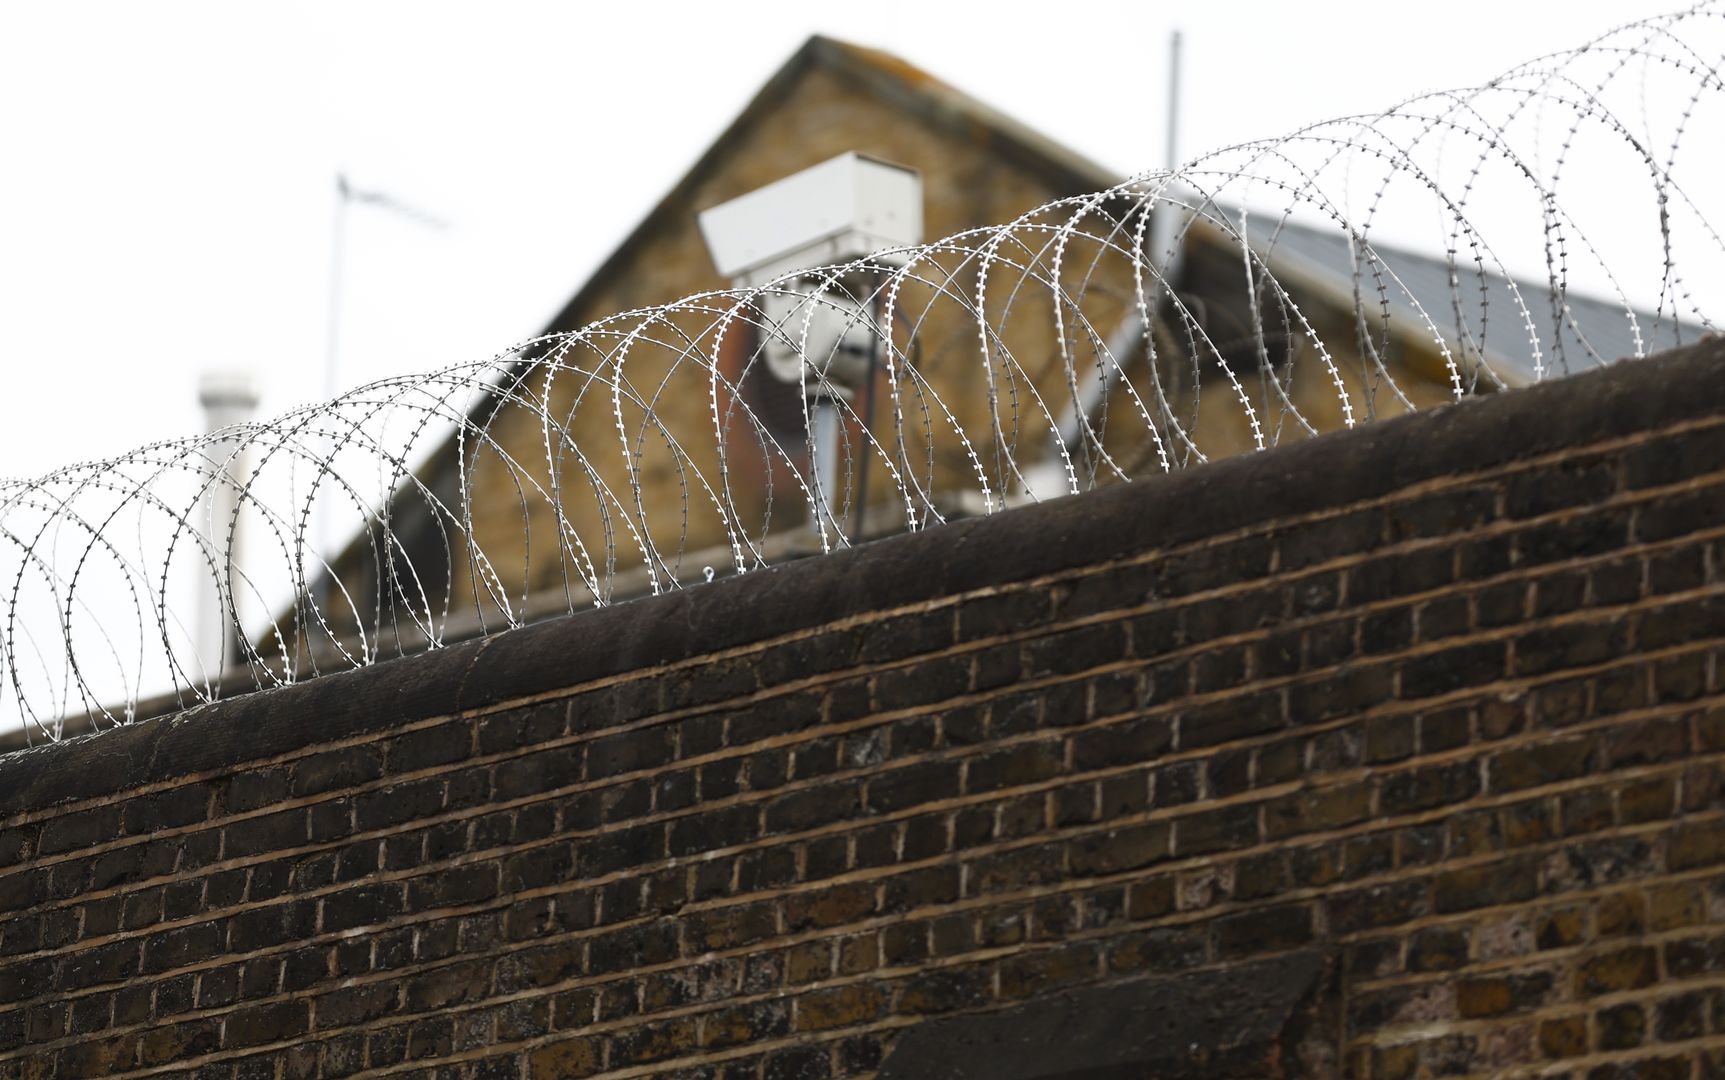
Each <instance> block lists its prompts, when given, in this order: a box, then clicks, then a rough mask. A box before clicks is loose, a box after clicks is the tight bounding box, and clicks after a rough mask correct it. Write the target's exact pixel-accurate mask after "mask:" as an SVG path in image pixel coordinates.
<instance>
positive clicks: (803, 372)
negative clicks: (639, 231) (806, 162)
mask: <svg viewBox="0 0 1725 1080" xmlns="http://www.w3.org/2000/svg"><path fill="white" fill-rule="evenodd" d="M700 226H701V235H702V237H703V238H704V239H705V240H706V242H707V250H708V251H709V252H711V253H712V256H713V264H714V265H715V266H716V267H717V268H718V270H719V273H721V274H723V275H724V276H725V277H727V278H729V279H731V281H732V282H734V283H735V284H736V285H737V286H738V287H740V288H745V289H748V288H761V289H762V290H763V291H762V292H761V293H760V294H759V298H758V301H757V304H758V306H759V308H760V310H761V314H762V315H763V317H764V319H765V322H766V340H765V341H764V342H763V345H762V353H763V354H764V357H765V360H766V364H767V368H768V370H769V371H770V372H771V373H772V374H773V375H774V376H775V377H777V378H778V379H780V380H782V381H784V382H792V383H801V384H802V385H803V386H804V387H805V388H806V390H807V392H808V393H809V394H810V396H813V397H821V396H827V397H849V395H850V392H851V391H852V390H853V389H855V388H856V387H858V386H860V385H862V384H863V383H864V382H865V381H866V380H867V379H868V377H869V371H870V360H869V357H870V355H871V351H872V350H873V348H874V347H875V344H876V343H875V342H874V335H875V334H876V332H877V328H876V327H875V325H874V322H875V320H874V317H873V315H872V313H871V312H870V310H869V307H870V306H871V305H872V303H873V301H872V293H873V289H874V287H875V283H874V282H873V281H872V280H869V279H868V278H869V275H867V274H862V273H857V272H854V271H853V272H850V273H834V272H833V271H832V270H823V271H816V272H813V273H810V274H806V275H798V273H797V272H798V271H801V270H809V269H811V268H815V267H837V266H840V265H842V264H845V263H849V262H853V261H855V260H859V259H863V258H866V257H868V256H871V255H874V256H877V258H876V262H877V265H878V264H886V263H890V262H892V261H893V258H892V255H891V254H890V251H891V249H895V248H905V247H909V246H911V245H913V244H916V243H918V242H919V241H920V240H921V239H922V179H921V177H919V176H918V175H917V173H916V172H915V171H913V170H911V169H907V168H904V167H902V166H899V165H893V164H889V163H888V162H884V161H879V160H877V159H875V158H871V157H868V156H866V155H864V154H859V153H856V152H854V151H852V152H850V153H845V154H840V155H839V156H838V157H835V158H832V159H830V160H828V161H823V162H821V163H820V164H819V165H814V166H811V167H810V168H807V169H804V170H803V171H802V172H799V173H794V174H792V175H790V176H787V177H785V178H784V179H782V180H778V181H775V182H773V183H771V184H768V185H767V186H766V187H763V188H758V189H756V190H755V191H751V192H749V193H748V194H747V195H742V196H739V197H737V198H735V199H732V200H731V201H729V202H726V203H721V204H719V205H718V206H715V207H713V208H711V209H709V210H705V211H703V212H702V213H701V214H700ZM883 251H884V252H886V254H880V253H882V252H883Z"/></svg>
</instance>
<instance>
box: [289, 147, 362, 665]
mask: <svg viewBox="0 0 1725 1080" xmlns="http://www.w3.org/2000/svg"><path fill="white" fill-rule="evenodd" d="M352 201H353V188H352V187H350V186H349V185H348V182H347V177H346V176H345V175H343V174H342V173H336V174H335V216H334V218H333V219H332V221H331V223H330V238H329V322H328V326H327V327H326V331H327V337H326V338H325V340H324V359H323V399H324V400H325V401H331V400H334V398H335V395H336V394H337V393H339V392H340V390H341V314H342V310H341V309H342V304H341V301H342V286H343V277H344V271H345V270H346V261H347V208H348V204H349V203H351V202H352ZM334 451H335V447H334V445H333V444H332V445H331V447H330V452H331V453H332V454H333V453H334ZM312 512H313V513H314V514H316V515H317V528H316V532H315V534H314V539H315V540H316V542H317V547H316V549H315V550H314V551H313V556H314V557H315V558H317V559H320V560H325V561H327V562H329V563H331V564H333V563H334V561H335V552H334V551H332V550H331V549H332V548H333V547H334V545H335V540H334V537H333V534H334V528H333V523H332V522H331V521H330V514H329V511H328V510H327V509H324V508H313V511H312ZM334 578H335V571H334V569H333V568H332V569H329V570H325V571H324V572H323V573H322V574H321V575H320V584H321V586H322V588H321V589H319V592H320V593H321V595H320V596H319V597H318V598H317V599H316V601H315V603H316V604H317V606H318V609H319V610H321V611H323V612H324V613H325V616H324V617H325V618H326V619H327V618H328V613H329V607H330V601H331V598H332V597H334V595H335V580H334ZM309 614H310V613H309V612H308V615H309ZM309 626H310V621H308V623H307V626H306V627H302V629H301V637H302V639H305V638H306V635H307V634H308V633H309ZM307 644H308V645H309V640H308V641H307Z"/></svg>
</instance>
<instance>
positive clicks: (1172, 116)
mask: <svg viewBox="0 0 1725 1080" xmlns="http://www.w3.org/2000/svg"><path fill="white" fill-rule="evenodd" d="M1162 164H1163V167H1165V168H1166V169H1167V170H1168V171H1169V172H1173V171H1174V170H1175V168H1176V167H1178V166H1179V164H1180V31H1178V30H1176V31H1174V33H1173V34H1172V35H1171V36H1170V37H1169V38H1168V148H1167V150H1166V152H1164V153H1163V155H1162Z"/></svg>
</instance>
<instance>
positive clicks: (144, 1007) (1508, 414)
mask: <svg viewBox="0 0 1725 1080" xmlns="http://www.w3.org/2000/svg"><path fill="white" fill-rule="evenodd" d="M1722 364H1725V346H1721V345H1720V344H1719V343H1717V342H1712V343H1706V344H1703V345H1702V346H1699V347H1696V348H1694V349H1691V350H1688V351H1685V352H1682V353H1678V354H1674V355H1671V356H1667V357H1665V358H1661V359H1659V360H1655V361H1649V362H1645V363H1639V364H1634V365H1622V366H1619V367H1617V368H1614V369H1610V370H1608V371H1604V372H1599V373H1594V374H1589V375H1585V376H1579V377H1576V378H1574V379H1571V380H1566V381H1564V382H1561V383H1557V384H1552V385H1548V386H1544V387H1540V388H1536V389H1534V390H1531V391H1527V392H1522V393H1517V394H1513V395H1505V396H1503V397H1502V398H1499V399H1492V400H1481V401H1476V402H1470V403H1468V404H1466V405H1463V406H1458V407H1455V408H1452V409H1445V410H1440V411H1439V412H1437V413H1431V414H1420V415H1417V416H1414V417H1410V418H1406V419H1403V420H1397V421H1392V422H1386V423H1382V424H1378V425H1374V426H1371V427H1368V428H1364V429H1361V430H1358V431H1355V432H1351V433H1347V434H1343V435H1339V436H1330V437H1325V438H1322V439H1318V440H1314V441H1312V442H1310V443H1306V444H1301V445H1299V446H1293V447H1288V448H1284V449H1281V450H1278V451H1276V452H1274V453H1271V454H1266V455H1260V456H1256V457H1253V458H1251V459H1247V460H1238V461H1228V462H1222V463H1218V464H1217V465H1213V466H1209V467H1206V468H1204V469H1201V470H1196V471H1193V472H1190V473H1185V474H1180V475H1176V476H1172V477H1169V478H1167V479H1166V480H1164V481H1160V482H1155V483H1149V484H1142V485H1133V486H1131V487H1129V488H1125V487H1123V488H1119V489H1113V490H1109V491H1106V492H1102V493H1098V494H1095V495H1091V496H1086V497H1083V498H1081V499H1075V500H1070V501H1064V502H1061V503H1056V504H1051V505H1048V506H1044V507H1038V508H1035V509H1030V510H1024V511H1015V512H1013V513H1011V514H1007V515H1003V516H1001V517H998V518H992V519H987V520H980V521H971V522H961V523H957V524H954V525H952V526H949V527H946V528H942V529H939V530H934V531H932V532H929V533H926V534H921V535H917V536H911V537H904V538H900V539H896V540H891V541H885V542H882V543H879V544H875V545H870V546H868V547H866V548H863V549H859V550H857V551H854V552H847V553H842V554H839V555H835V556H833V557H830V558H826V559H822V560H816V561H810V562H806V563H802V564H797V565H792V566H787V567H783V568H779V569H775V570H771V571H765V572H762V573H758V574H751V575H747V576H744V577H742V578H738V579H735V580H729V581H724V582H720V583H717V584H715V585H712V586H708V587H704V588H700V589H696V590H691V591H690V592H687V593H683V594H677V595H673V596H667V597H661V598H657V599H654V600H651V601H642V602H638V603H631V604H627V605H620V606H618V607H615V608H610V609H605V610H600V611H595V612H592V613H590V614H586V615H582V616H577V617H574V618H569V619H563V620H558V621H556V622H551V623H545V624H541V625H537V626H533V627H529V628H526V629H524V630H521V631H516V632H512V633H509V634H504V635H500V636H498V637H495V638H492V639H488V640H485V641H481V642H472V643H468V644H464V645H460V646H456V647H453V648H450V649H446V650H442V651H440V652H438V653H434V654H428V655H426V656H422V657H416V658H412V659H409V660H405V661H397V662H394V663H390V664H384V665H380V666H378V667H376V668H373V669H369V670H366V671H361V672H356V673H350V674H347V675H338V676H330V677H327V678H324V679H321V680H317V681H315V682H312V683H308V684H305V685H303V686H297V687H291V688H288V689H285V690H281V691H275V692H270V693H263V694H257V695H253V696H251V697H248V698H244V699H237V700H234V701H232V702H227V703H223V704H221V705H217V706H211V707H207V708H203V709H198V710H194V711H191V712H188V713H185V714H181V715H180V716H177V717H172V718H165V719H161V720H155V721H150V722H146V723H142V724H139V725H136V726H134V727H131V728H127V729H122V730H117V731H113V732H108V733H104V734H101V735H97V736H94V737H90V738H85V739H80V740H76V741H73V742H69V743H66V744H61V745H57V746H50V747H44V748H39V749H35V750H30V751H26V752H22V753H18V754H14V755H11V756H9V757H6V758H0V1077H26V1076H28V1077H37V1076H43V1077H46V1076H83V1075H95V1074H128V1073H147V1074H157V1073H159V1072H162V1071H166V1070H170V1069H171V1070H178V1071H180V1072H183V1073H186V1074H195V1075H197V1076H200V1077H204V1076H209V1077H216V1076H221V1077H233V1078H235V1080H238V1078H241V1077H254V1076H257V1077H265V1076H267V1077H280V1078H288V1077H313V1076H344V1075H350V1074H354V1073H358V1072H378V1073H385V1074H390V1073H399V1074H408V1073H411V1074H414V1075H424V1076H431V1075H437V1076H458V1077H459V1076H474V1077H480V1076H511V1075H517V1074H531V1075H540V1076H611V1075H617V1076H651V1077H666V1078H669V1077H696V1076H700V1077H713V1078H734V1077H756V1078H792V1077H828V1076H832V1077H839V1076H867V1075H873V1074H875V1073H876V1072H877V1071H878V1072H879V1073H880V1074H881V1075H883V1076H914V1075H919V1072H918V1065H917V1062H915V1061H907V1060H906V1059H905V1058H904V1057H902V1056H898V1057H895V1055H896V1054H900V1053H901V1052H902V1053H906V1054H916V1053H934V1050H932V1049H927V1048H929V1047H933V1046H936V1045H939V1044H941V1043H943V1042H950V1041H951V1040H950V1039H948V1038H946V1037H945V1036H942V1037H941V1038H938V1039H937V1038H934V1037H933V1036H924V1037H912V1036H910V1035H907V1034H906V1033H907V1032H912V1031H917V1030H919V1026H922V1025H931V1024H935V1023H940V1024H954V1023H967V1024H981V1023H985V1022H987V1021H988V1018H989V1017H995V1018H996V1019H997V1020H998V1019H999V1018H1001V1017H1006V1018H1012V1017H1015V1016H1018V1015H1019V1014H1017V1013H1014V1012H1013V1011H1012V1010H1014V1009H1026V1008H1041V1009H1044V1015H1056V1014H1057V1013H1058V1009H1059V1008H1066V1009H1068V1010H1069V1011H1070V1012H1071V1014H1072V1015H1080V1014H1081V1013H1082V1014H1088V1011H1093V1006H1092V1005H1089V1004H1085V1003H1089V1002H1092V1001H1093V998H1092V997H1086V996H1085V995H1087V994H1090V993H1091V991H1092V990H1095V989H1096V988H1108V987H1113V988H1115V990H1116V991H1117V993H1110V994H1107V995H1104V997H1102V998H1095V999H1094V1000H1113V999H1115V998H1120V999H1122V1000H1123V999H1125V998H1126V997H1128V996H1130V995H1129V994H1128V993H1127V989H1126V988H1129V987H1130V988H1137V989H1134V990H1132V991H1131V992H1132V993H1134V994H1139V995H1140V997H1141V999H1142V1000H1145V1001H1149V1000H1165V1001H1178V1002H1184V1003H1187V1004H1186V1005H1184V1006H1182V1008H1185V1009H1187V1010H1188V1011H1190V1012H1192V1013H1193V1015H1196V1014H1197V1013H1198V1012H1201V1011H1202V1009H1201V1008H1200V1007H1199V1006H1198V1005H1193V1004H1191V1003H1193V1002H1204V1001H1210V1000H1213V999H1214V995H1216V994H1219V993H1222V992H1223V991H1222V990H1221V989H1217V988H1222V987H1229V986H1237V985H1238V983H1239V980H1238V978H1236V981H1235V982H1234V983H1230V982H1228V981H1227V980H1228V979H1229V978H1230V977H1231V976H1230V973H1233V975H1234V976H1235V977H1237V976H1238V974H1239V973H1241V972H1258V971H1272V970H1273V971H1278V972H1282V973H1283V974H1282V975H1279V976H1277V978H1278V979H1281V980H1283V981H1286V980H1288V979H1292V978H1294V976H1293V975H1291V974H1288V973H1289V972H1296V971H1297V972H1299V973H1300V974H1299V978H1301V979H1308V980H1312V983H1311V985H1312V986H1313V987H1316V989H1314V990H1312V991H1311V992H1310V993H1307V991H1306V990H1305V989H1303V988H1292V989H1290V990H1289V993H1288V995H1287V998H1288V1000H1287V1001H1285V1002H1284V1001H1281V1000H1280V999H1278V1000H1277V1002H1274V1003H1270V1004H1265V1005H1264V1006H1263V1009H1262V1010H1261V1011H1260V1013H1253V1014H1252V1015H1253V1016H1254V1017H1258V1016H1260V1014H1261V1015H1262V1016H1263V1017H1272V1016H1273V1017H1276V1018H1280V1017H1283V1016H1284V1013H1283V1012H1278V1011H1277V1010H1278V1009H1284V1007H1285V1008H1286V1009H1290V1010H1296V1011H1297V1012H1298V1016H1299V1017H1300V1018H1303V1019H1294V1020H1287V1021H1286V1024H1284V1020H1283V1019H1275V1020H1274V1022H1273V1023H1272V1021H1271V1019H1264V1020H1263V1021H1262V1022H1261V1023H1260V1022H1259V1021H1258V1020H1256V1019H1254V1020H1253V1021H1252V1023H1251V1024H1246V1023H1245V1022H1244V1021H1242V1025H1243V1028H1242V1029H1244V1028H1251V1029H1252V1030H1253V1031H1256V1030H1258V1028H1262V1029H1263V1030H1264V1031H1270V1030H1271V1029H1274V1030H1275V1031H1277V1032H1283V1033H1282V1034H1277V1035H1275V1036H1274V1038H1275V1039H1277V1040H1280V1041H1279V1042H1277V1044H1276V1047H1275V1048H1273V1050H1272V1052H1271V1056H1270V1057H1263V1056H1252V1054H1255V1053H1257V1051H1255V1050H1253V1051H1252V1053H1246V1051H1245V1050H1239V1048H1237V1047H1232V1046H1230V1047H1227V1048H1225V1049H1227V1053H1223V1052H1221V1050H1218V1051H1217V1053H1216V1055H1215V1056H1214V1057H1213V1058H1212V1059H1210V1060H1211V1061H1212V1065H1213V1067H1214V1069H1217V1070H1220V1069H1223V1068H1224V1065H1226V1067H1227V1068H1234V1067H1235V1065H1232V1064H1226V1063H1228V1062H1235V1063H1236V1064H1237V1065H1238V1068H1240V1069H1242V1070H1245V1071H1243V1072H1239V1073H1235V1072H1219V1071H1218V1072H1214V1073H1213V1074H1214V1075H1263V1074H1265V1072H1266V1071H1267V1070H1270V1069H1272V1068H1273V1069H1281V1070H1284V1071H1286V1072H1290V1073H1293V1072H1307V1073H1313V1074H1334V1073H1341V1072H1345V1073H1347V1074H1349V1075H1356V1076H1370V1077H1412V1076H1421V1075H1450V1074H1459V1073H1470V1072H1471V1073H1482V1074H1498V1075H1501V1074H1510V1073H1516V1072H1522V1073H1525V1074H1526V1075H1547V1076H1549V1075H1564V1076H1576V1077H1581V1076H1587V1077H1618V1076H1650V1077H1651V1076H1666V1075H1669V1076H1682V1077H1702V1076H1713V1075H1722V1074H1725V1072H1722V1070H1725V804H1722V802H1721V799H1720V792H1721V787H1722V785H1725V780H1721V779H1720V777H1721V770H1720V763H1721V757H1722V756H1725V671H1722V670H1721V664H1720V655H1721V652H1722V651H1725V513H1721V510H1722V508H1725V379H1721V378H1719V372H1720V371H1721V370H1722V368H1721V365H1722ZM1295 961H1298V962H1297V963H1295ZM1308 961H1309V962H1308ZM1265 965H1269V966H1265ZM1277 965H1281V966H1277ZM1206 980H1208V981H1206ZM1248 981H1249V980H1248ZM1260 981H1261V980H1260ZM1271 981H1274V980H1271ZM1301 986H1302V987H1303V986H1304V984H1301ZM1205 987H1211V988H1212V989H1210V990H1206V989H1205ZM1271 989H1274V988H1271ZM1296 990H1297V991H1298V992H1295V991H1296ZM1206 994H1209V995H1211V996H1210V997H1206V996H1205V995H1206ZM1144 995H1148V996H1144ZM1295 999H1298V1000H1297V1001H1296V1000H1295ZM1133 1000H1140V998H1134V999H1133ZM1050 1002H1052V1003H1056V1004H1043V1005H1039V1004H1038V1003H1050ZM1059 1002H1066V1003H1067V1004H1065V1005H1058V1003H1059ZM1075 1003H1076V1004H1075ZM1080 1005H1083V1008H1080V1007H1079V1006H1080ZM1272 1006H1273V1007H1272ZM1296 1006H1297V1009H1296ZM1048 1010H1054V1011H1053V1012H1049V1011H1048ZM1023 1015H1024V1016H1026V1017H1029V1016H1031V1015H1032V1014H1031V1013H1028V1012H1027V1013H1024V1014H1023ZM1060 1015H1064V1014H1060ZM1287 1015H1288V1016H1293V1015H1294V1013H1292V1012H1289V1013H1287ZM1024 1023H1027V1024H1028V1023H1031V1021H1030V1020H1026V1021H1024ZM1193 1024H1194V1025H1196V1026H1195V1028H1194V1030H1195V1031H1196V1030H1198V1029H1202V1030H1203V1031H1205V1032H1206V1034H1205V1035H1204V1036H1203V1038H1204V1039H1205V1040H1206V1045H1208V1044H1209V1042H1213V1041H1215V1040H1218V1039H1221V1040H1224V1041H1225V1039H1226V1027H1225V1026H1224V1027H1222V1028H1218V1029H1216V1030H1215V1031H1212V1030H1211V1028H1210V1027H1205V1026H1204V1023H1200V1022H1199V1021H1198V1020H1197V1019H1194V1020H1193ZM1278 1025H1283V1026H1278ZM1010 1026H1011V1025H1007V1028H1010ZM928 1030H929V1031H931V1032H932V1031H937V1030H938V1031H947V1030H949V1029H948V1028H939V1029H936V1028H933V1027H930V1028H929V1029H928ZM952 1030H957V1029H952ZM975 1030H979V1031H980V1030H984V1029H983V1028H977V1029H975ZM1270 1037H1271V1036H1268V1035H1266V1036H1265V1038H1270ZM919 1038H920V1041H919ZM1218 1045H1220V1044H1218ZM918 1046H921V1047H924V1048H925V1049H922V1050H919V1049H917V1048H918ZM1326 1047H1327V1048H1328V1049H1324V1048H1326ZM1248 1049H1250V1048H1248ZM1236 1050H1239V1053H1240V1054H1245V1056H1244V1057H1239V1056H1237V1055H1236V1056H1235V1057H1230V1056H1229V1055H1230V1054H1235V1052H1236ZM1123 1052H1124V1051H1123ZM1133 1052H1137V1051H1136V1050H1134V1051H1133ZM1144 1052H1145V1053H1149V1052H1150V1051H1148V1050H1146V1051H1144ZM1156 1052H1157V1053H1165V1052H1166V1051H1165V1050H1158V1051H1156ZM1028 1060H1029V1058H1023V1059H1021V1064H1022V1063H1023V1061H1028ZM1098 1060H1099V1061H1100V1060H1101V1059H1098ZM1122 1060H1124V1059H1122ZM1131 1060H1134V1061H1140V1060H1141V1061H1151V1060H1152V1058H1143V1059H1138V1058H1133V1059H1131ZM1154 1060H1156V1061H1158V1062H1161V1064H1159V1065H1158V1066H1157V1067H1158V1068H1168V1069H1173V1068H1175V1066H1173V1065H1169V1064H1168V1062H1166V1061H1162V1059H1160V1058H1156V1059H1154ZM1266 1063H1268V1064H1266ZM954 1067H955V1068H956V1067H957V1066H954ZM1024 1067H1025V1068H1029V1067H1030V1066H1029V1065H1024ZM1187 1067H1191V1068H1196V1066H1193V1065H1192V1063H1191V1062H1190V1061H1187V1062H1186V1063H1185V1064H1184V1065H1180V1066H1179V1068H1187ZM1176 1074H1177V1075H1187V1073H1185V1072H1178V1070H1177V1069H1176V1071H1175V1072H1170V1073H1169V1075H1176ZM1190 1074H1191V1075H1203V1073H1202V1072H1201V1071H1198V1072H1192V1073H1190ZM943 1075H944V1074H943ZM954 1075H965V1074H962V1073H954ZM979 1075H981V1074H979ZM993 1075H996V1076H1008V1075H1019V1074H1014V1073H1011V1072H1010V1071H1008V1070H1006V1069H1004V1068H1002V1069H1000V1070H998V1071H996V1072H995V1073H994V1074H993ZM1022 1075H1031V1074H1030V1073H1023V1074H1022ZM1036 1075H1043V1074H1036ZM1158 1075H1161V1073H1158Z"/></svg>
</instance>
